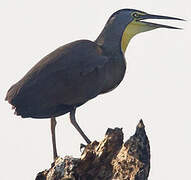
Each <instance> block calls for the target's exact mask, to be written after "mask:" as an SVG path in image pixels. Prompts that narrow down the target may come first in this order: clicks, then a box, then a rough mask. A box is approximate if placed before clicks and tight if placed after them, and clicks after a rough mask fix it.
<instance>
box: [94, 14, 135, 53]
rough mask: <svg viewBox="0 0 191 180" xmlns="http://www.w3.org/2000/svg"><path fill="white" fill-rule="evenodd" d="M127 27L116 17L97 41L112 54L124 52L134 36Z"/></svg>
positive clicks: (107, 24)
mask: <svg viewBox="0 0 191 180" xmlns="http://www.w3.org/2000/svg"><path fill="white" fill-rule="evenodd" d="M127 27H128V26H127V25H126V24H124V23H120V22H119V20H116V19H115V18H114V19H110V20H109V21H108V22H107V23H106V25H105V27H104V29H103V30H102V32H101V33H100V35H99V36H98V38H97V39H96V41H95V42H96V43H97V44H98V45H99V46H101V47H102V48H103V49H104V50H105V51H106V52H108V53H109V54H111V55H114V54H119V53H123V54H124V53H125V51H126V48H127V46H128V44H129V41H130V40H131V38H132V37H133V36H134V35H133V34H132V33H131V31H130V32H129V31H128V28H127Z"/></svg>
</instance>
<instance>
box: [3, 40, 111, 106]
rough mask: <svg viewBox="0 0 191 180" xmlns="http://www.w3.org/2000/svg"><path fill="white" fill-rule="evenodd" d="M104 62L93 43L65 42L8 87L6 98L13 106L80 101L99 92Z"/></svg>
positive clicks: (52, 104) (68, 103)
mask: <svg viewBox="0 0 191 180" xmlns="http://www.w3.org/2000/svg"><path fill="white" fill-rule="evenodd" d="M108 62H109V61H108V58H107V57H106V56H103V55H102V50H101V49H100V47H99V46H98V45H97V44H96V43H94V42H91V41H88V40H81V41H76V42H73V43H70V44H67V45H65V46H62V47H60V48H58V49H56V50H55V51H53V52H52V53H50V54H49V55H48V56H46V57H44V58H43V59H42V60H41V61H39V62H38V63H37V64H36V65H35V66H34V67H33V68H32V69H31V70H30V71H29V72H28V73H27V74H26V75H25V76H24V77H23V79H21V80H20V81H19V82H18V83H16V84H15V85H13V86H12V87H11V88H10V90H9V91H8V93H7V97H6V99H7V100H8V101H9V102H10V103H11V104H12V105H14V106H30V105H36V106H37V105H40V106H44V107H46V106H50V105H51V106H56V105H58V104H66V105H75V104H83V103H84V102H86V101H87V100H89V99H91V98H93V97H95V96H97V95H98V94H99V93H100V92H101V91H102V87H103V85H104V67H105V65H106V64H107V63H108Z"/></svg>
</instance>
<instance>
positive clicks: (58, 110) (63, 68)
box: [6, 9, 183, 159]
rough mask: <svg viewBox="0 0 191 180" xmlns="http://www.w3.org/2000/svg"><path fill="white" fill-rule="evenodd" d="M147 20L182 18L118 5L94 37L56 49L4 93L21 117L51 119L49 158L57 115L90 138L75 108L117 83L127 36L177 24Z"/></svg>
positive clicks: (123, 58) (123, 71)
mask: <svg viewBox="0 0 191 180" xmlns="http://www.w3.org/2000/svg"><path fill="white" fill-rule="evenodd" d="M146 19H170V20H183V19H179V18H174V17H167V16H158V15H151V14H148V13H145V12H143V11H139V10H134V9H122V10H119V11H117V12H115V13H114V14H112V16H111V17H110V18H109V20H108V21H107V23H106V25H105V27H104V29H103V30H102V32H101V34H100V35H99V36H98V38H97V39H96V40H95V41H90V40H79V41H75V42H72V43H69V44H66V45H64V46H61V47H59V48H58V49H56V50H55V51H53V52H52V53H50V54H49V55H47V56H46V57H44V58H43V59H42V60H40V61H39V62H38V63H37V64H36V65H35V66H34V67H33V68H32V69H31V70H30V71H29V72H28V73H27V74H26V75H25V76H24V77H23V78H22V79H21V80H20V81H18V82H17V83H16V84H14V85H13V86H12V87H11V88H10V89H9V90H8V93H7V96H6V100H7V101H8V102H9V103H10V104H12V106H13V108H14V109H15V113H16V114H17V115H19V116H21V117H23V118H29V117H31V118H51V131H52V142H53V153H54V159H55V158H56V157H57V150H56V138H55V126H56V119H55V118H56V117H58V116H61V115H63V114H66V113H68V112H69V113H70V120H71V123H72V124H73V125H74V127H75V128H76V129H77V130H78V132H79V133H80V134H81V135H82V137H83V138H84V139H85V141H86V142H87V143H88V144H89V143H90V142H91V141H90V140H89V139H88V137H87V136H86V135H85V134H84V133H83V131H82V130H81V128H80V127H79V125H78V124H77V122H76V118H75V111H76V108H77V107H79V106H81V105H83V104H84V103H86V102H87V101H89V100H90V99H92V98H95V97H96V96H98V95H99V94H103V93H107V92H109V91H111V90H113V89H114V88H116V87H117V86H118V85H119V84H120V82H121V81H122V79H123V77H124V74H125V70H126V61H125V57H124V53H125V51H126V48H127V45H128V43H129V41H130V39H131V38H132V37H133V36H134V35H136V34H138V33H141V32H145V31H150V30H153V29H156V28H170V29H179V28H177V27H172V26H167V25H161V24H156V23H151V22H146V21H144V20H146Z"/></svg>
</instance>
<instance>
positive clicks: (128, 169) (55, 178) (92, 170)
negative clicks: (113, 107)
mask: <svg viewBox="0 0 191 180" xmlns="http://www.w3.org/2000/svg"><path fill="white" fill-rule="evenodd" d="M149 170H150V147H149V141H148V138H147V135H146V132H145V128H144V124H143V122H142V120H141V121H140V122H139V124H138V125H137V128H136V132H135V134H134V135H133V136H131V137H130V139H128V140H127V141H126V142H125V143H123V132H122V129H120V128H115V129H108V130H107V132H106V135H105V138H104V139H103V140H102V141H101V142H97V141H94V142H92V143H91V144H89V145H87V146H86V147H85V149H84V151H83V153H82V155H81V157H80V158H73V157H70V156H66V157H65V158H61V157H59V158H57V159H56V161H55V162H54V163H53V164H52V167H51V168H50V169H49V170H45V171H43V172H40V173H38V175H37V177H36V180H147V178H148V175H149Z"/></svg>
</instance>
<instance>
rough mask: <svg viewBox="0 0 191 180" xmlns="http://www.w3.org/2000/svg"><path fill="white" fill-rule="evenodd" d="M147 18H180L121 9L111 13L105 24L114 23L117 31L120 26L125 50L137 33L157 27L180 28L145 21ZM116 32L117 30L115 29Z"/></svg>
mask: <svg viewBox="0 0 191 180" xmlns="http://www.w3.org/2000/svg"><path fill="white" fill-rule="evenodd" d="M147 19H165V20H181V21H184V20H183V19H180V18H175V17H169V16H161V15H153V14H148V13H146V12H143V11H139V10H135V9H121V10H118V11H117V12H115V13H114V14H112V16H111V17H110V18H109V20H108V22H107V24H108V25H109V24H114V26H113V27H115V28H114V31H115V29H117V30H118V32H120V31H119V27H120V28H122V29H121V30H122V37H121V49H122V51H123V52H125V50H126V47H127V45H128V43H129V41H130V39H131V38H132V37H133V36H135V35H136V34H138V33H141V32H146V31H150V30H153V29H157V28H169V29H181V28H178V27H173V26H168V25H163V24H156V23H152V22H147V21H145V20H147ZM116 32H117V31H116Z"/></svg>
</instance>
